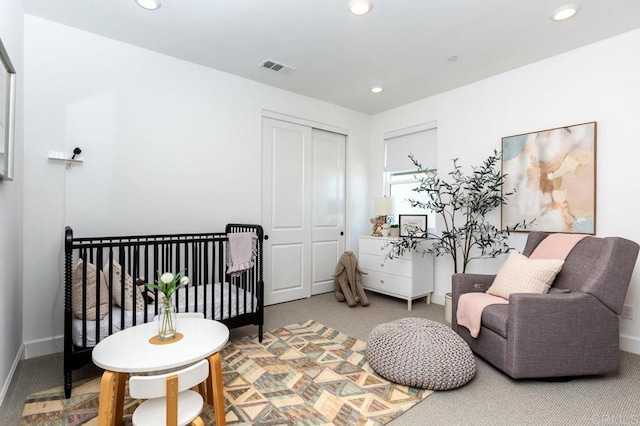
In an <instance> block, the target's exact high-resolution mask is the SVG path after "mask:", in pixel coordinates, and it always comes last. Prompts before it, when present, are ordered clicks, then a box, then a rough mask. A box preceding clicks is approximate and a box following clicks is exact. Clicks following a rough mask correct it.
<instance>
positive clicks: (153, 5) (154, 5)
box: [136, 0, 162, 10]
mask: <svg viewBox="0 0 640 426" xmlns="http://www.w3.org/2000/svg"><path fill="white" fill-rule="evenodd" d="M136 3H138V6H140V7H142V8H145V9H147V10H156V9H160V6H162V4H161V3H160V0H136Z"/></svg>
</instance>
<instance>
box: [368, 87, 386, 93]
mask: <svg viewBox="0 0 640 426" xmlns="http://www.w3.org/2000/svg"><path fill="white" fill-rule="evenodd" d="M382 90H383V89H382V87H379V86H378V87H372V88H371V93H380V92H382Z"/></svg>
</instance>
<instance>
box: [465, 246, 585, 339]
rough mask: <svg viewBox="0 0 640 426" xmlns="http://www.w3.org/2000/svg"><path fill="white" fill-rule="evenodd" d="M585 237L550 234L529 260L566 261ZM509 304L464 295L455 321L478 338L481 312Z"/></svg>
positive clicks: (487, 296) (478, 295)
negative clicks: (496, 305)
mask: <svg viewBox="0 0 640 426" xmlns="http://www.w3.org/2000/svg"><path fill="white" fill-rule="evenodd" d="M585 237H587V235H580V234H551V235H548V236H547V237H546V238H545V239H544V240H542V241H540V244H538V246H537V247H536V248H535V249H534V250H533V253H531V256H529V259H560V260H566V258H567V256H568V255H569V253H571V250H573V248H574V247H575V246H576V244H578V243H579V242H580V241H582V239H583V238H585ZM505 303H509V301H508V300H506V299H503V298H501V297H497V296H492V295H490V294H486V293H465V294H462V295H461V296H460V297H459V298H458V310H457V312H456V320H457V321H458V324H459V325H462V326H465V327H467V328H468V329H469V332H470V333H471V337H474V338H475V337H478V334H479V333H480V326H481V323H482V311H484V308H486V307H487V306H489V305H495V304H505Z"/></svg>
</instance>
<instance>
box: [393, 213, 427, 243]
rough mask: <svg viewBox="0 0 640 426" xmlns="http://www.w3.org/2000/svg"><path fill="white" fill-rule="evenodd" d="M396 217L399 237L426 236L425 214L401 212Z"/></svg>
mask: <svg viewBox="0 0 640 426" xmlns="http://www.w3.org/2000/svg"><path fill="white" fill-rule="evenodd" d="M398 218H399V219H398V222H399V228H400V236H401V237H412V238H427V215H426V214H401V215H399V216H398Z"/></svg>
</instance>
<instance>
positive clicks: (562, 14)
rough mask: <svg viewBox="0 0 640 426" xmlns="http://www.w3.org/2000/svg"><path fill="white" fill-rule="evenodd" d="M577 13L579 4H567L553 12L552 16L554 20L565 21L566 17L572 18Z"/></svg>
mask: <svg viewBox="0 0 640 426" xmlns="http://www.w3.org/2000/svg"><path fill="white" fill-rule="evenodd" d="M576 13H578V5H577V4H565V5H564V6H561V7H559V8H558V9H556V11H555V12H553V15H552V18H553V20H554V21H564V20H565V19H569V18H571V17H572V16H573V15H575V14H576Z"/></svg>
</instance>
